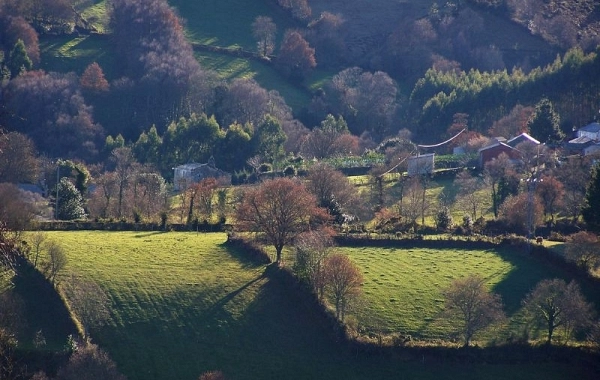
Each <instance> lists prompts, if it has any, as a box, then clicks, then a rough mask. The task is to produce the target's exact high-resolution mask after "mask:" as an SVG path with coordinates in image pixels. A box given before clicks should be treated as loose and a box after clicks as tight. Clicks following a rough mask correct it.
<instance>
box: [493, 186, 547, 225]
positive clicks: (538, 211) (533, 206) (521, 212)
mask: <svg viewBox="0 0 600 380" xmlns="http://www.w3.org/2000/svg"><path fill="white" fill-rule="evenodd" d="M530 201H531V202H530ZM530 211H531V213H532V214H531V218H532V219H531V221H530V220H529V216H530V214H529V212H530ZM499 214H500V219H502V220H504V221H505V222H506V223H507V224H508V225H509V226H511V227H512V228H514V229H515V230H517V231H519V232H522V233H523V232H533V229H535V226H537V225H539V224H540V223H542V216H543V215H542V214H543V206H542V204H541V202H540V200H539V198H538V197H537V196H535V195H533V196H532V197H531V198H529V197H528V194H527V193H521V194H519V195H516V196H510V197H508V198H507V199H506V200H505V201H504V203H502V205H501V206H500V212H499ZM530 222H531V224H532V225H531V226H530V225H529V223H530ZM530 228H531V229H532V231H529V229H530Z"/></svg>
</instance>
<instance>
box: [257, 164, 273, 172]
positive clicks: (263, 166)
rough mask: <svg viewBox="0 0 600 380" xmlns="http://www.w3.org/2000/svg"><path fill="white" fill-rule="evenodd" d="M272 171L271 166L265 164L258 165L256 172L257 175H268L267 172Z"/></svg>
mask: <svg viewBox="0 0 600 380" xmlns="http://www.w3.org/2000/svg"><path fill="white" fill-rule="evenodd" d="M272 171H273V165H271V164H269V163H267V162H265V163H262V164H260V166H259V167H258V172H259V173H268V172H272Z"/></svg>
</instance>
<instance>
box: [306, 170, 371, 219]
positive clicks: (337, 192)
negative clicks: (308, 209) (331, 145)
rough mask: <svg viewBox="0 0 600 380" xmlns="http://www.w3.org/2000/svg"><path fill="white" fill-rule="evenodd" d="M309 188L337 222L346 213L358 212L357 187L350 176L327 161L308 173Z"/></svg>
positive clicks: (320, 204)
mask: <svg viewBox="0 0 600 380" xmlns="http://www.w3.org/2000/svg"><path fill="white" fill-rule="evenodd" d="M307 180H308V183H307V185H306V186H307V188H308V190H309V191H310V192H311V193H312V194H314V196H315V197H316V198H317V203H318V205H319V207H323V208H325V209H327V210H328V211H329V214H331V216H332V217H333V218H334V219H335V221H336V222H338V223H342V222H343V219H344V218H343V214H344V213H352V214H354V215H355V214H356V213H357V211H359V207H358V205H357V203H358V202H357V200H358V196H357V192H356V189H355V188H354V186H353V185H352V184H350V182H348V178H347V177H346V176H345V175H344V174H342V173H341V172H339V171H337V170H335V169H334V168H333V167H331V166H330V165H328V164H326V163H317V164H315V165H314V166H312V167H311V168H310V170H309V172H308V175H307Z"/></svg>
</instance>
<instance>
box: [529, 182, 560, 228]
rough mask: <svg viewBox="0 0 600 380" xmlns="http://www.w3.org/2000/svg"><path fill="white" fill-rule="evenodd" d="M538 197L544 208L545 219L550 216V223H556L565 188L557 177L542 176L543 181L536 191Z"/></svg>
mask: <svg viewBox="0 0 600 380" xmlns="http://www.w3.org/2000/svg"><path fill="white" fill-rule="evenodd" d="M535 191H536V194H537V196H538V197H539V199H540V201H541V202H542V206H543V207H544V217H546V216H548V215H549V216H550V222H552V223H554V216H555V214H556V211H557V210H558V209H559V208H560V207H562V202H563V196H564V195H565V188H564V186H563V184H562V182H560V181H559V180H558V179H557V178H556V177H553V176H548V175H546V176H542V178H541V181H540V182H539V183H538V184H537V187H536V189H535Z"/></svg>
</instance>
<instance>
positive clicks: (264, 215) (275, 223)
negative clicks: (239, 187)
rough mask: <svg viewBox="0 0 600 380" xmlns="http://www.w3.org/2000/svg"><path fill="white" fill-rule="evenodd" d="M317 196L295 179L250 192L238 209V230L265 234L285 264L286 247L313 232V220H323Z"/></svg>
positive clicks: (269, 181) (266, 182) (277, 180)
mask: <svg viewBox="0 0 600 380" xmlns="http://www.w3.org/2000/svg"><path fill="white" fill-rule="evenodd" d="M323 213H324V211H323V210H322V209H320V208H318V207H317V205H316V199H315V197H314V196H313V195H312V194H311V193H310V192H309V191H308V190H307V189H306V187H304V185H303V184H302V183H301V182H299V181H297V180H294V179H290V178H277V179H273V180H268V181H265V182H263V183H262V184H260V185H259V186H257V187H254V188H250V189H247V190H246V191H245V192H244V193H243V195H242V198H241V202H240V204H239V206H238V207H237V209H236V221H237V225H236V228H237V229H238V230H241V231H252V232H258V233H262V234H264V237H265V239H266V240H267V242H268V243H269V244H272V245H273V246H274V247H275V250H276V252H277V262H278V263H281V253H282V250H283V247H284V246H285V245H287V244H289V243H291V242H292V241H293V239H294V238H295V237H296V236H297V235H298V234H300V233H302V232H304V231H307V230H309V228H310V224H311V219H314V218H322V217H323Z"/></svg>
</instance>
